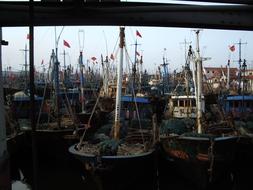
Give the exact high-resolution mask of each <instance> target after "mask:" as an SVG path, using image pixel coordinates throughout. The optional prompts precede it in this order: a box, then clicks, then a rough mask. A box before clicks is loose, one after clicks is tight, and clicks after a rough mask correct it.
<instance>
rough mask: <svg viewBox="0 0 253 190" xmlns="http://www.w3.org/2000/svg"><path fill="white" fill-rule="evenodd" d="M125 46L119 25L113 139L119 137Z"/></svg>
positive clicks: (122, 30)
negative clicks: (118, 61) (118, 57)
mask: <svg viewBox="0 0 253 190" xmlns="http://www.w3.org/2000/svg"><path fill="white" fill-rule="evenodd" d="M124 46H125V28H124V27H120V44H119V48H120V63H119V65H118V67H117V92H116V105H115V123H114V134H113V137H114V139H119V130H120V109H121V92H122V69H123V53H124V51H123V49H124Z"/></svg>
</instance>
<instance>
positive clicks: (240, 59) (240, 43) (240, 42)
mask: <svg viewBox="0 0 253 190" xmlns="http://www.w3.org/2000/svg"><path fill="white" fill-rule="evenodd" d="M236 44H238V45H239V60H238V64H239V81H238V82H239V88H238V93H239V94H241V77H242V57H241V54H242V51H241V49H242V45H245V44H247V43H246V42H244V43H242V41H241V39H240V40H239V43H236Z"/></svg>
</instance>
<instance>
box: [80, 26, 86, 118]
mask: <svg viewBox="0 0 253 190" xmlns="http://www.w3.org/2000/svg"><path fill="white" fill-rule="evenodd" d="M78 42H79V51H80V55H79V67H80V88H81V105H82V113H84V103H85V102H84V74H83V70H84V64H83V48H84V30H79V31H78Z"/></svg>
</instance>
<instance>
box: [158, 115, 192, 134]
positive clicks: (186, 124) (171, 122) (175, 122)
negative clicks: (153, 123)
mask: <svg viewBox="0 0 253 190" xmlns="http://www.w3.org/2000/svg"><path fill="white" fill-rule="evenodd" d="M194 123H195V122H194V120H191V119H175V118H172V119H168V120H163V121H162V123H161V127H160V133H161V134H172V133H174V134H178V135H181V134H183V133H186V132H189V131H190V130H191V129H192V127H193V126H194Z"/></svg>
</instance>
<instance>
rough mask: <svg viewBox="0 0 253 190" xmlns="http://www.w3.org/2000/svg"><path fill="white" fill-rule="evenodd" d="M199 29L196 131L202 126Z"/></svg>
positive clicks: (197, 39)
mask: <svg viewBox="0 0 253 190" xmlns="http://www.w3.org/2000/svg"><path fill="white" fill-rule="evenodd" d="M199 32H200V31H199V30H197V31H196V51H197V57H196V60H195V62H196V66H197V67H196V69H197V94H196V99H197V101H196V102H197V131H198V133H199V134H200V133H202V126H201V118H202V80H203V76H202V59H201V57H200V50H199Z"/></svg>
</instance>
